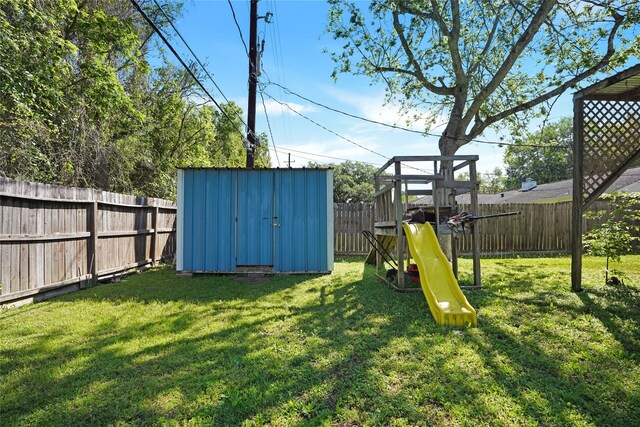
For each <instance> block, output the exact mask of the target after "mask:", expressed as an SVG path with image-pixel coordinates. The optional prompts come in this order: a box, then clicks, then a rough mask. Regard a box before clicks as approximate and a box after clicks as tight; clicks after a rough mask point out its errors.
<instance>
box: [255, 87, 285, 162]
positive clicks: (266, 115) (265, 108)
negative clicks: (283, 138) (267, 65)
mask: <svg viewBox="0 0 640 427" xmlns="http://www.w3.org/2000/svg"><path fill="white" fill-rule="evenodd" d="M260 99H262V108H263V109H264V116H265V118H266V119H267V127H268V128H269V135H271V143H272V144H273V149H274V151H275V153H276V160H277V162H278V167H280V158H279V157H278V150H277V149H276V140H275V138H274V137H273V132H272V131H271V121H269V114H268V113H267V105H266V104H265V102H264V96H262V92H260Z"/></svg>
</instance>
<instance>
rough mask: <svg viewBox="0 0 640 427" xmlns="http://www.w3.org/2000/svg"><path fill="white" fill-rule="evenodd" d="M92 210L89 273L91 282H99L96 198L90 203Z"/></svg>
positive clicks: (88, 256) (88, 257)
mask: <svg viewBox="0 0 640 427" xmlns="http://www.w3.org/2000/svg"><path fill="white" fill-rule="evenodd" d="M89 208H90V210H91V212H90V215H89V217H90V218H91V219H90V222H89V233H90V235H89V247H88V254H87V260H88V261H89V274H90V275H91V283H92V284H94V285H95V284H97V283H98V267H97V264H98V260H97V258H98V202H97V201H96V200H94V201H93V203H91V204H90V205H89Z"/></svg>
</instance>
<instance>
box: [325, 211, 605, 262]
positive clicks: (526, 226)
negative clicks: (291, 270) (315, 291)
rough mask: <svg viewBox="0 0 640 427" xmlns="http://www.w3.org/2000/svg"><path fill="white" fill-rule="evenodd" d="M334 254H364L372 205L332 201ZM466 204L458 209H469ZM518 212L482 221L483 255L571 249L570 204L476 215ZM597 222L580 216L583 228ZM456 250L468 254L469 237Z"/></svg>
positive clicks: (481, 246) (463, 239) (371, 223)
mask: <svg viewBox="0 0 640 427" xmlns="http://www.w3.org/2000/svg"><path fill="white" fill-rule="evenodd" d="M334 208H335V210H334V212H335V254H336V255H366V254H368V253H369V251H370V249H371V247H370V245H369V243H368V242H367V241H366V240H365V239H364V237H363V236H362V234H361V230H363V229H366V230H370V231H373V204H347V203H336V204H334ZM469 209H470V207H469V205H462V204H461V205H459V207H458V210H459V211H460V212H462V211H468V210H469ZM592 209H593V210H609V205H608V203H607V202H601V201H598V202H596V203H595V204H594V206H593V207H592ZM514 211H520V212H521V214H520V215H516V216H508V217H500V218H491V219H486V220H481V221H480V222H479V227H480V250H481V253H482V254H484V255H492V254H509V253H536V252H538V253H553V252H569V251H570V249H571V234H570V233H571V203H570V202H562V203H540V204H533V203H532V204H529V203H527V204H524V203H522V204H494V205H479V206H478V215H488V214H494V213H503V212H514ZM596 225H598V222H597V221H596V220H590V219H586V218H585V219H583V230H585V231H587V230H590V229H591V228H593V227H594V226H596ZM458 247H459V253H461V254H465V255H468V254H470V253H471V238H470V236H469V235H468V234H467V235H462V236H460V241H459V246H458Z"/></svg>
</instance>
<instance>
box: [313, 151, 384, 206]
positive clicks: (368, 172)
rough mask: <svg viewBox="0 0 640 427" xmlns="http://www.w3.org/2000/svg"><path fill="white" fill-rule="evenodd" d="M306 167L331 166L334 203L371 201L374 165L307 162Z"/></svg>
mask: <svg viewBox="0 0 640 427" xmlns="http://www.w3.org/2000/svg"><path fill="white" fill-rule="evenodd" d="M308 167H312V168H313V167H330V168H333V201H334V202H336V203H359V202H373V193H374V192H375V191H374V186H373V175H374V174H375V172H376V171H377V170H378V168H376V167H375V166H372V165H369V164H366V163H362V162H351V161H346V162H343V163H338V164H337V165H336V164H333V163H330V164H320V163H315V162H309V164H308Z"/></svg>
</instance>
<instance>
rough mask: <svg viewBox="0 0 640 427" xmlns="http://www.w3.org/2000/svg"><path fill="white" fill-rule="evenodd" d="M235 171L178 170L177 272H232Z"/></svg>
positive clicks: (233, 258)
mask: <svg viewBox="0 0 640 427" xmlns="http://www.w3.org/2000/svg"><path fill="white" fill-rule="evenodd" d="M236 180H237V172H236V171H234V170H218V169H190V170H179V171H178V225H177V230H176V232H177V240H178V242H177V247H176V268H177V270H178V271H208V272H234V271H235V269H236V259H235V258H236V257H235V254H236V245H235V241H236V240H235V229H234V228H235V227H234V223H235V217H236V198H235V193H236V185H237V182H236Z"/></svg>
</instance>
